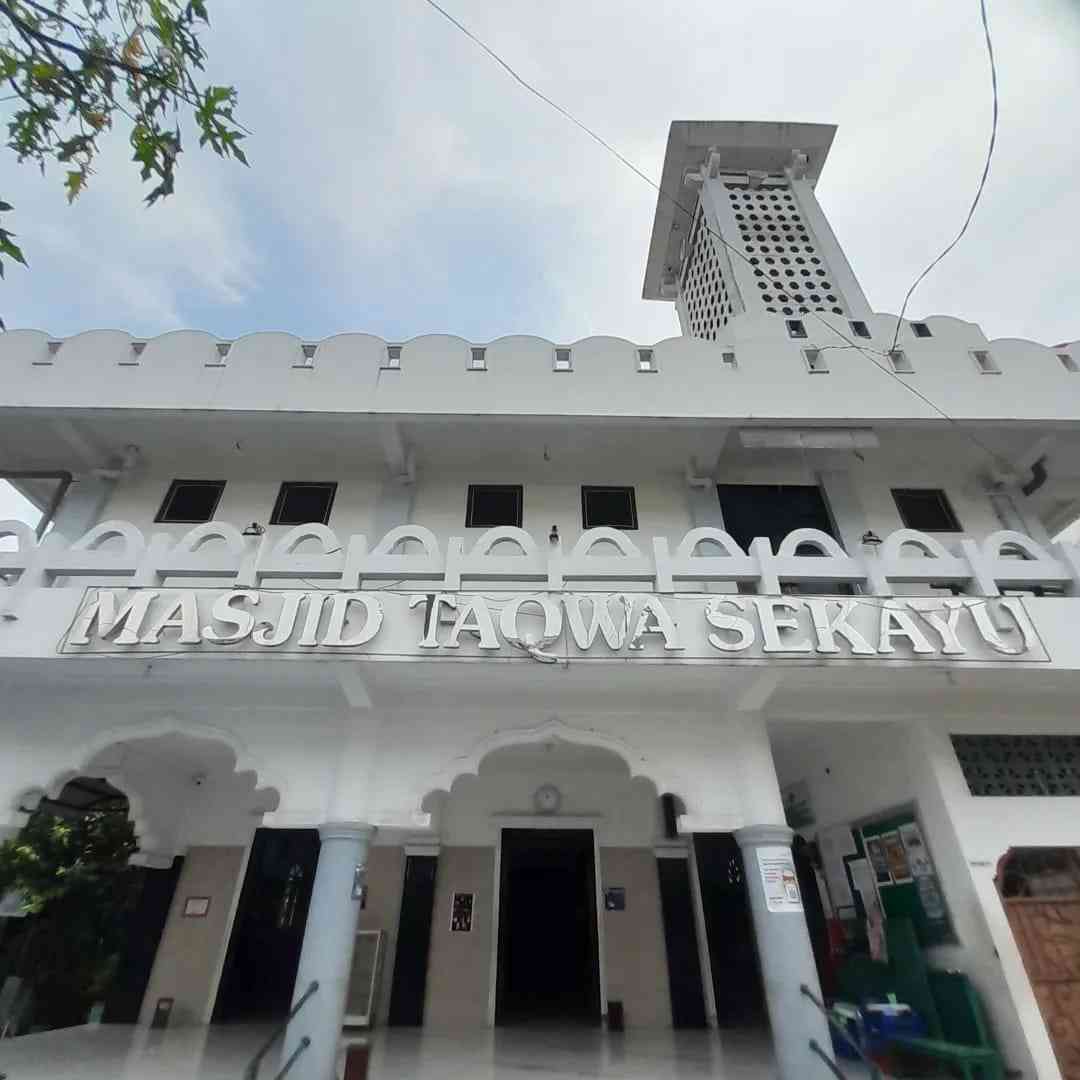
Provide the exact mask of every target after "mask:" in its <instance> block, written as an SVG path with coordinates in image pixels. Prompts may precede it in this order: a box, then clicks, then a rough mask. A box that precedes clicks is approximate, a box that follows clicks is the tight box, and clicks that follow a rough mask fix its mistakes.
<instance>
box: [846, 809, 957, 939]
mask: <svg viewBox="0 0 1080 1080" xmlns="http://www.w3.org/2000/svg"><path fill="white" fill-rule="evenodd" d="M854 833H855V843H856V846H857V847H858V849H859V850H858V852H857V853H856V854H855V855H850V856H847V857H845V859H844V862H845V863H848V862H849V861H850V860H852V859H862V858H865V859H867V861H868V862H869V863H870V865H871V867H872V868H873V872H874V876H875V881H876V884H877V892H878V896H879V898H880V900H881V910H882V913H883V914H884V915H885V918H886V919H890V918H892V919H910V920H911V922H912V925H913V926H914V927H915V934H916V937H917V938H918V939H919V944H920V945H921V946H922V947H923V948H929V947H932V946H934V945H945V944H949V943H951V942H955V940H956V935H955V933H954V932H953V928H952V921H951V920H950V918H949V910H948V907H947V906H946V904H945V894H944V892H943V891H942V888H941V882H940V880H939V879H938V875H937V870H936V868H935V866H934V860H933V857H932V856H931V854H930V849H929V847H928V846H927V843H926V836H925V834H924V833H923V829H922V826H921V824H920V823H919V820H918V816H917V815H916V813H915V810H914V809H913V808H912V809H908V810H901V811H897V812H895V813H893V814H890V815H889V816H887V817H881V818H879V819H877V820H873V821H870V822H868V823H865V824H863V825H862V826H861V827H860V828H858V829H855V830H854ZM848 873H849V876H850V869H849V871H848ZM864 914H865V913H864Z"/></svg>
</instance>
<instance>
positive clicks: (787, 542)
mask: <svg viewBox="0 0 1080 1080" xmlns="http://www.w3.org/2000/svg"><path fill="white" fill-rule="evenodd" d="M805 546H810V547H811V548H815V549H816V550H817V551H818V552H820V554H818V555H800V554H798V551H799V548H800V547H805ZM750 554H751V556H756V558H757V559H758V561H759V563H760V565H761V585H762V588H763V589H764V590H765V591H766V592H769V593H772V592H779V591H780V583H781V582H782V581H830V582H838V583H844V584H856V583H862V582H865V581H866V580H867V577H868V574H867V570H866V567H865V566H864V565H863V563H862V562H861V561H859V560H856V559H853V558H851V557H850V556H849V555H847V554H846V553H845V551H844V549H843V548H842V547H841V546H840V545H839V544H838V543H837V541H836V540H835V539H834V538H833V537H831V536H829V534H828V533H825V532H822V531H821V530H820V529H795V530H794V531H793V532H790V533H788V534H787V536H785V537H784V539H783V540H781V541H780V546H779V548H778V549H777V552H776V554H775V555H774V554H773V553H772V549H771V544H770V543H769V540H768V537H764V536H758V537H755V538H754V539H753V540H752V541H751V542H750Z"/></svg>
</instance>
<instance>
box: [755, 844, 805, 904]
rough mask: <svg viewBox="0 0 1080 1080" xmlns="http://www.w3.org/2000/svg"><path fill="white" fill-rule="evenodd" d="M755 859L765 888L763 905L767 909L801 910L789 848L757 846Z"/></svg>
mask: <svg viewBox="0 0 1080 1080" xmlns="http://www.w3.org/2000/svg"><path fill="white" fill-rule="evenodd" d="M757 861H758V870H759V871H760V872H761V885H762V887H763V888H764V890H765V906H766V907H767V908H768V909H769V911H802V909H803V906H802V897H801V896H800V895H799V878H798V875H797V874H796V873H795V860H794V858H793V857H792V854H791V848H787V847H759V848H758V849H757Z"/></svg>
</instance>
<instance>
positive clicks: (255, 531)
mask: <svg viewBox="0 0 1080 1080" xmlns="http://www.w3.org/2000/svg"><path fill="white" fill-rule="evenodd" d="M264 532H266V529H265V528H264V527H263V526H262V525H260V524H259V523H258V522H257V521H253V522H252V523H251V524H250V525H249V526H248V527H247V528H246V529H245V530H244V531H243V532H242V533H241V534H240V535H241V536H262V534H263V533H264Z"/></svg>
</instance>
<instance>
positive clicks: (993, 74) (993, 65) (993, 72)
mask: <svg viewBox="0 0 1080 1080" xmlns="http://www.w3.org/2000/svg"><path fill="white" fill-rule="evenodd" d="M979 12H980V14H981V16H982V26H983V36H984V37H985V38H986V53H987V56H988V57H989V58H990V86H991V89H992V91H993V101H994V105H993V120H992V122H991V125H990V143H989V145H988V146H987V148H986V162H985V163H984V165H983V171H982V176H981V177H980V178H979V186H978V187H977V188H976V189H975V198H974V199H972V200H971V207H970V209H969V210H968V212H967V217H966V218H964V224H963V225H961V226H960V231H959V232H958V233H957V234H956V236H955V237H953V240H952V243H950V244H949V245H947V246H946V248H945V249H944V250H943V251H942V252H941V254H940V255H938V256H937V258H936V259H934V260H933V261H932V262H931V263H930V265H929V266H927V268H926V269H925V270H924V271H923V272H922V273H921V274H920V275H919V276H918V277H917V278H916V279H915V280H914V281H913V282H912V283H911V288H910V289H908V291H907V295H906V296H905V297H904V303H903V305H902V306H901V308H900V314H899V315H898V316H897V317H896V330H895V332H894V333H893V341H892V345H891V346H890V347H891V348H893V349H895V348H896V342H897V341H898V340H899V338H900V324H901V323H902V322H903V321H904V314H905V312H906V311H907V306H908V301H909V300H911V296H912V294H913V293H914V292H915V290H916V289H917V288H918V287H919V285H920V284H921V283H922V280H923V279H924V278H925V277H926V275H927V274H929V273H930V271H931V270H933V269H934V267H935V266H937V264H938V263H939V262H941V260H942V259H944V258H945V256H946V255H948V254H949V252H950V251H952V249H953V248H954V247H956V245H957V244H959V243H960V240H961V238H962V237H963V235H964V233H966V232H967V230H968V226H969V225H970V224H971V219H972V218H973V217H974V216H975V207H977V206H978V205H979V200H980V199H981V198H982V193H983V188H985V187H986V179H987V177H988V176H989V175H990V162H991V160H992V159H993V157H994V145H995V143H996V142H997V129H998V80H997V62H996V61H995V59H994V42H993V39H992V38H991V37H990V22H989V20H988V18H987V15H986V0H979Z"/></svg>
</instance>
